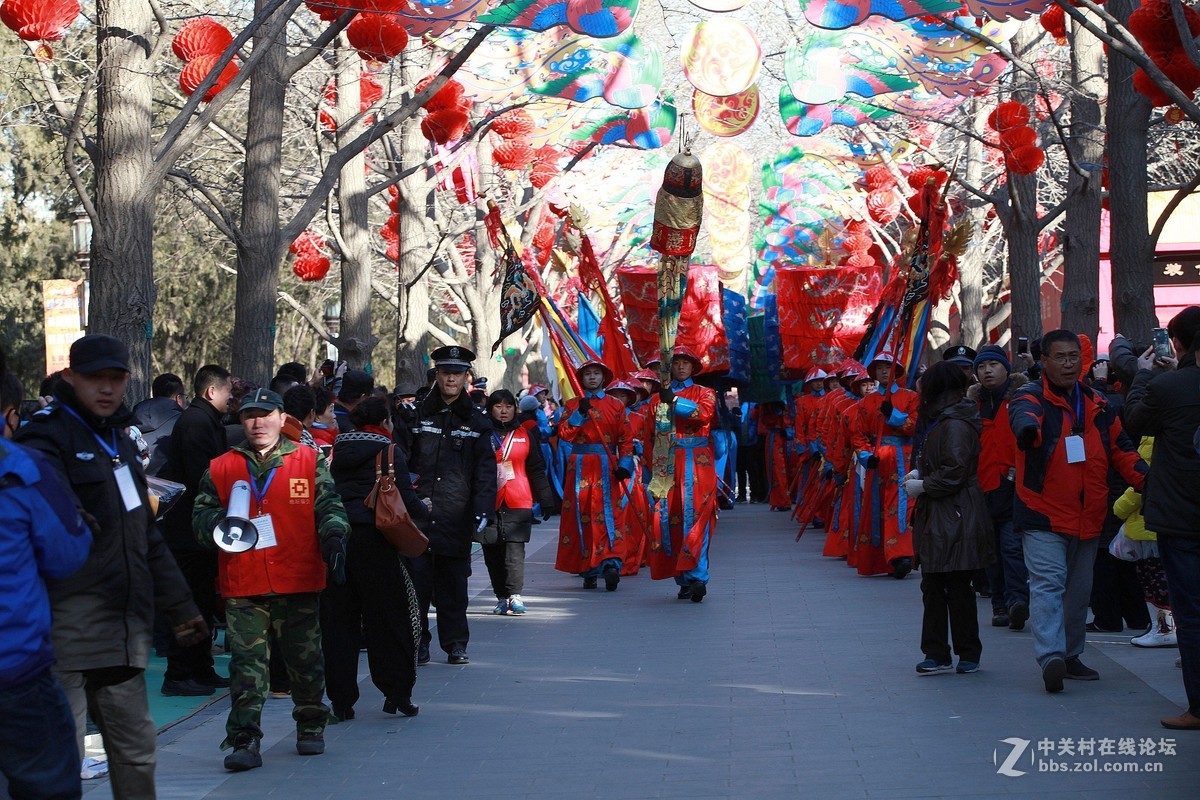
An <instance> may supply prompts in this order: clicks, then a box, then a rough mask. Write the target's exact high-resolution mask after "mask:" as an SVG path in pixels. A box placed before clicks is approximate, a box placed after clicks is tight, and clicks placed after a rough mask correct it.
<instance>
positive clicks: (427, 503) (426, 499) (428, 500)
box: [421, 497, 433, 511]
mask: <svg viewBox="0 0 1200 800" xmlns="http://www.w3.org/2000/svg"><path fill="white" fill-rule="evenodd" d="M421 502H422V503H424V504H425V510H426V511H433V499H432V498H429V497H422V498H421Z"/></svg>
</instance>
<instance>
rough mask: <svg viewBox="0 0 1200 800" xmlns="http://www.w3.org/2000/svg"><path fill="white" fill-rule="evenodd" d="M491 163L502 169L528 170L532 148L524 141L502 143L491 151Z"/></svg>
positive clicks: (531, 160)
mask: <svg viewBox="0 0 1200 800" xmlns="http://www.w3.org/2000/svg"><path fill="white" fill-rule="evenodd" d="M492 161H494V162H496V166H498V167H501V168H503V169H511V170H522V169H528V168H529V165H530V164H531V163H533V148H532V147H530V146H529V143H528V142H526V141H524V140H515V141H506V142H502V143H501V144H499V145H498V146H497V147H496V149H494V150H493V151H492Z"/></svg>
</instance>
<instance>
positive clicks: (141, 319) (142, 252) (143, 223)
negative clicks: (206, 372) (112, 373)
mask: <svg viewBox="0 0 1200 800" xmlns="http://www.w3.org/2000/svg"><path fill="white" fill-rule="evenodd" d="M96 30H97V37H96V38H97V46H98V52H97V60H98V63H99V70H98V71H99V78H98V82H97V87H96V117H97V129H96V150H97V153H96V185H95V194H94V206H95V209H96V218H95V220H93V222H94V230H93V233H92V249H91V269H92V273H91V301H90V302H91V304H90V309H89V320H88V332H89V333H106V334H109V335H111V336H115V337H117V338H118V339H120V340H121V341H122V342H124V343H125V344H126V345H127V346H128V347H129V357H130V358H129V371H130V381H129V388H128V389H127V390H126V397H127V398H128V399H129V400H132V401H134V402H136V401H139V400H143V399H145V398H147V397H149V396H150V381H151V375H150V338H151V336H152V335H153V327H152V326H153V321H154V302H155V298H156V297H157V294H158V292H157V289H156V287H155V283H154V209H155V205H154V204H155V199H156V196H157V193H158V192H157V189H158V185H157V184H152V182H149V181H147V180H146V177H147V175H148V174H149V172H150V156H151V150H150V131H151V124H152V108H151V103H150V97H151V96H153V94H154V73H155V69H154V65H153V64H151V63H150V60H149V54H150V44H149V42H150V41H152V40H153V38H154V17H153V16H152V15H151V13H150V5H149V4H148V3H146V2H145V0H99V2H98V3H97V4H96Z"/></svg>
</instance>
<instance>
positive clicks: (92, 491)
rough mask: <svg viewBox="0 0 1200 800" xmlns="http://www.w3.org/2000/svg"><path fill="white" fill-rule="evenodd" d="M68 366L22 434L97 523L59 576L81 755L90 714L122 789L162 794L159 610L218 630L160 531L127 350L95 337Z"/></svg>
mask: <svg viewBox="0 0 1200 800" xmlns="http://www.w3.org/2000/svg"><path fill="white" fill-rule="evenodd" d="M69 363H70V367H69V368H67V369H65V370H63V376H62V377H63V383H62V384H61V385H60V386H59V387H58V389H57V390H56V391H57V397H56V401H55V402H54V403H52V404H50V405H49V406H47V407H46V408H44V409H42V410H41V411H39V412H38V413H37V414H35V415H34V416H33V419H32V420H31V421H30V423H29V424H28V425H26V426H25V427H24V428H22V429H21V430H20V432H19V433H18V434H17V437H16V438H17V441H18V442H19V443H21V444H24V445H26V446H28V447H30V448H31V449H34V450H37V451H39V452H40V453H41V454H42V455H44V456H45V457H46V460H47V461H49V462H50V465H51V466H52V467H53V468H54V470H55V471H56V472H57V473H58V477H59V478H60V480H61V481H62V482H63V483H64V484H66V485H68V486H69V487H70V489H71V492H72V493H73V495H74V500H75V504H76V507H77V508H79V509H80V510H81V511H82V513H83V516H84V519H85V520H87V522H88V525H89V527H91V529H92V537H93V542H92V550H91V553H90V554H89V556H88V560H87V562H86V563H84V565H83V567H82V568H81V569H80V570H79V571H78V572H76V573H75V574H74V575H72V576H71V577H69V578H66V579H63V580H54V581H50V582H48V588H49V591H50V602H51V607H52V610H53V619H54V626H53V639H54V651H55V653H56V654H57V656H58V663H57V665H56V666H55V671H56V672H57V673H58V677H59V680H60V681H61V682H62V685H63V688H64V689H65V690H66V693H67V699H68V700H69V701H70V703H71V710H72V712H73V713H74V715H75V727H76V741H77V744H78V746H79V750H80V756H81V758H82V751H83V732H84V728H85V721H84V712H85V710H90V711H91V712H92V719H93V720H94V721H95V723H96V725H97V727H99V728H100V733H101V735H102V736H103V738H104V748H105V750H106V751H107V753H108V764H109V774H110V775H111V776H112V787H113V794H114V795H115V796H116V797H118V798H123V797H137V798H147V797H154V766H155V761H156V741H155V736H156V731H155V727H154V721H153V720H152V719H151V718H150V708H149V704H148V702H147V699H146V681H145V678H144V677H143V675H142V673H143V672H144V671H145V669H146V666H147V663H148V661H149V656H150V643H151V638H152V629H153V624H154V610H155V608H156V607H157V609H158V610H159V611H161V612H162V613H163V614H164V615H166V617H167V618H168V619H169V620H170V621H171V623H172V624H173V625H174V629H175V637H176V638H177V639H178V640H179V641H180V643H181V644H193V643H195V642H197V641H208V636H209V632H208V626H207V625H206V624H205V622H204V618H203V617H201V616H200V614H199V612H198V611H197V609H196V605H195V603H193V602H192V596H191V593H190V592H189V591H188V588H187V584H186V583H185V582H184V580H183V576H182V575H180V574H179V568H178V567H176V566H175V560H174V559H173V558H171V553H170V551H169V550H168V549H167V546H166V544H165V543H164V542H163V540H162V537H161V536H160V535H159V533H158V530H157V529H156V528H155V526H154V512H153V511H151V507H150V500H149V496H148V494H147V491H146V477H145V473H144V472H143V471H142V465H141V461H140V460H139V459H138V453H137V447H136V446H135V445H134V443H133V441H132V440H131V439H130V438H129V437H128V436H127V435H126V433H125V427H126V426H127V425H129V424H130V423H131V421H132V419H133V414H132V413H130V411H129V409H128V408H127V407H126V406H125V405H124V404H122V402H121V397H122V395H123V394H124V393H125V387H126V386H127V385H128V383H129V366H128V364H129V351H128V349H126V347H125V345H124V344H122V343H121V342H120V341H118V340H117V339H114V338H113V337H111V336H104V335H101V334H91V335H88V336H84V337H83V338H82V339H78V340H77V341H76V342H75V343H74V344H72V345H71V352H70V362H69Z"/></svg>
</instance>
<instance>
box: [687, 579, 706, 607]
mask: <svg viewBox="0 0 1200 800" xmlns="http://www.w3.org/2000/svg"><path fill="white" fill-rule="evenodd" d="M706 594H708V587H707V586H706V585H705V584H703V583H693V584H692V597H691V600H692V602H693V603H700V602H703V601H704V595H706Z"/></svg>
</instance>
